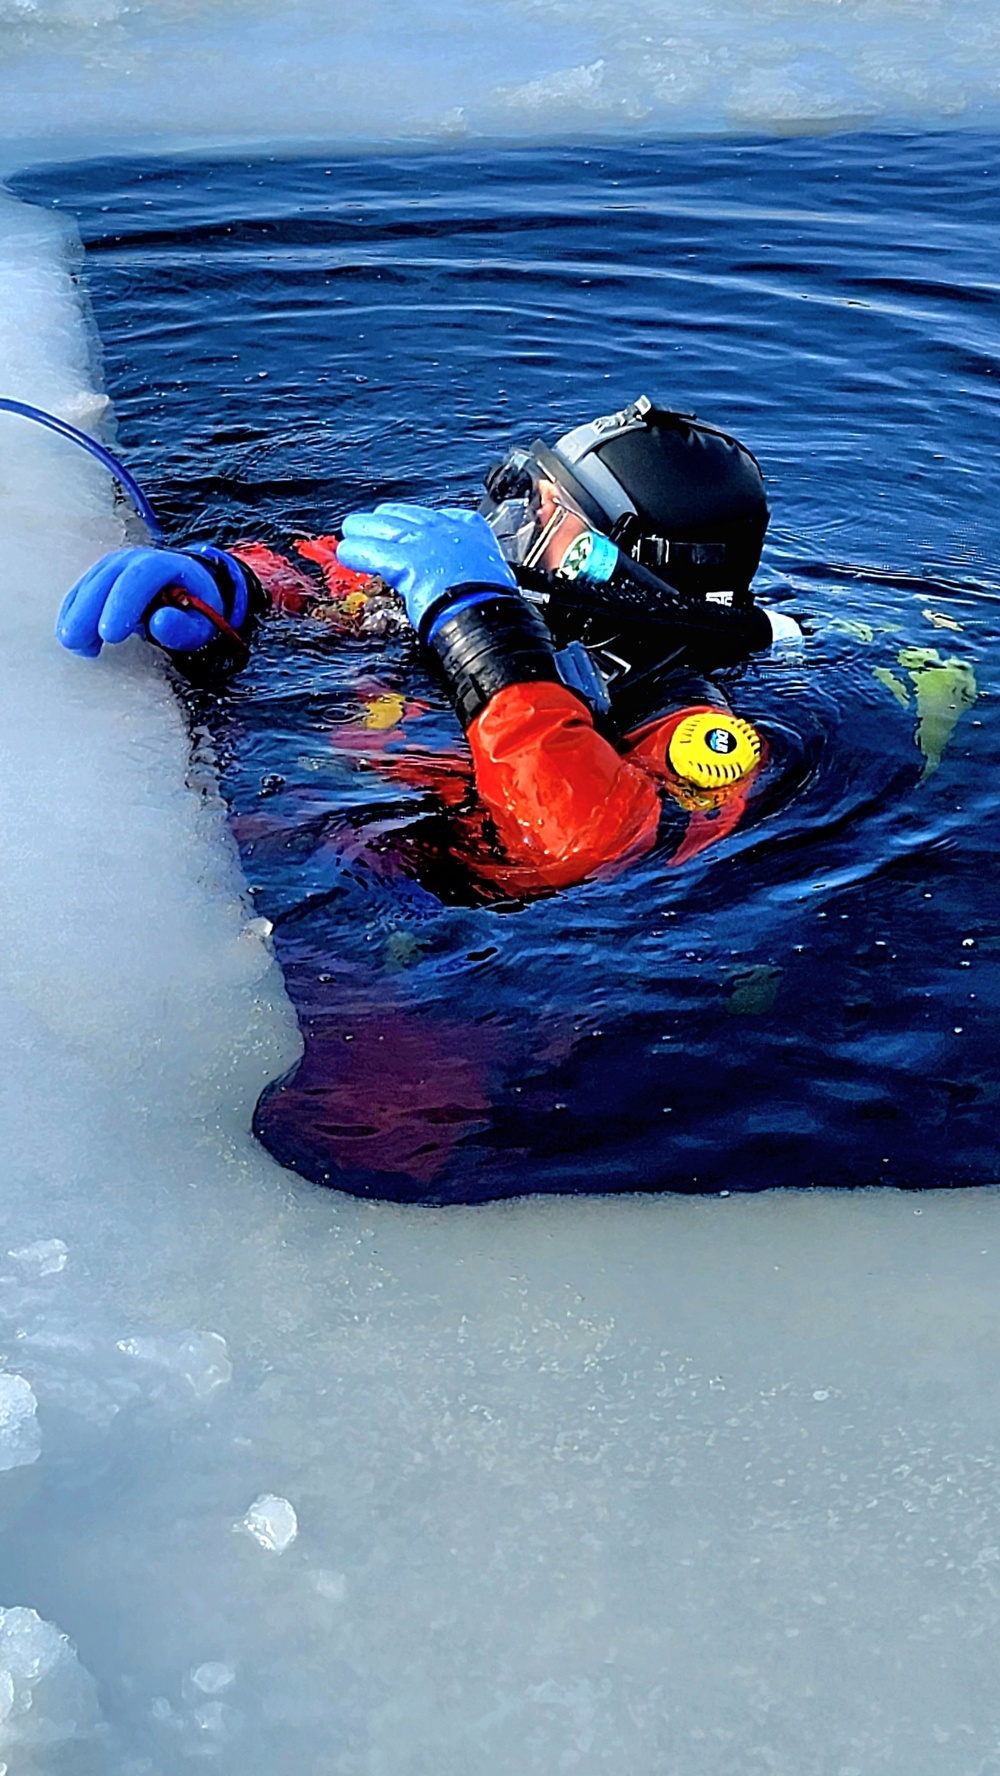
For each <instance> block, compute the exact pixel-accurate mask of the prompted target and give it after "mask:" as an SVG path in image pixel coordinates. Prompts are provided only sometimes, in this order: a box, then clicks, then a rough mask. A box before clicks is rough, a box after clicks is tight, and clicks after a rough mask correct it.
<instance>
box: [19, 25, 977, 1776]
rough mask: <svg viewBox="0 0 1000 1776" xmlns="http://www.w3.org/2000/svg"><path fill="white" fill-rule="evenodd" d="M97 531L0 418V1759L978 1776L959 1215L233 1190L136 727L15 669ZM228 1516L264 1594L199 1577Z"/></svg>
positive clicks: (232, 1123)
mask: <svg viewBox="0 0 1000 1776" xmlns="http://www.w3.org/2000/svg"><path fill="white" fill-rule="evenodd" d="M29 23H30V21H29ZM73 29H75V27H73V26H72V24H70V25H68V26H67V30H69V32H70V34H71V35H72V31H73ZM72 250H73V249H72V242H71V241H70V240H69V238H68V237H67V236H65V235H62V234H61V233H60V232H59V230H58V229H57V228H56V227H55V226H54V225H53V224H52V223H51V221H50V220H49V219H48V218H45V217H42V216H40V215H37V214H35V213H33V212H31V211H29V210H25V209H21V208H18V207H17V206H14V205H12V204H9V203H3V204H2V205H0V386H3V387H4V388H5V389H6V390H7V391H9V392H10V393H11V394H12V395H15V396H20V397H22V398H24V399H28V400H34V401H38V402H40V403H42V404H44V405H47V406H50V407H54V408H56V409H57V410H59V411H62V412H70V411H72V412H74V413H75V414H76V415H77V416H79V415H81V414H83V413H86V412H88V411H89V412H90V413H91V414H98V413H99V410H100V400H99V396H98V395H97V394H96V393H95V380H94V378H95V374H96V372H95V370H94V366H93V361H92V351H91V345H90V342H89V341H88V336H87V333H86V330H85V328H84V326H83V324H82V319H81V314H80V311H79V308H78V305H77V296H76V291H75V288H74V285H73V281H72V276H71V272H72ZM108 501H109V495H108V488H107V483H106V481H105V480H104V478H103V477H102V476H101V474H100V472H99V471H98V470H97V469H96V467H94V465H92V464H91V463H90V462H89V461H88V460H87V459H85V458H83V457H81V456H80V455H79V454H78V453H75V452H72V451H70V450H68V447H66V446H64V445H63V444H61V443H60V442H59V441H57V440H55V439H53V438H50V437H48V436H46V435H36V434H35V433H34V432H33V431H30V430H28V429H26V428H24V427H23V426H20V427H19V426H17V425H16V423H15V422H14V421H13V420H10V419H8V420H4V421H3V422H2V427H0V533H2V538H3V550H4V555H3V559H4V567H5V578H4V589H3V598H2V601H0V693H2V694H0V744H2V748H3V760H4V768H3V771H2V773H0V798H2V803H3V806H2V825H0V830H2V831H3V834H4V846H3V850H2V853H0V905H2V912H3V921H4V934H5V940H6V941H5V944H4V946H3V950H2V953H0V1036H2V1040H3V1048H4V1056H5V1065H4V1077H3V1100H2V1106H0V1147H2V1151H3V1153H4V1174H3V1201H2V1210H3V1216H4V1221H3V1240H4V1243H3V1250H4V1251H5V1252H7V1253H13V1254H15V1257H9V1258H7V1259H5V1260H4V1262H3V1264H2V1265H0V1270H2V1272H3V1275H2V1277H0V1334H2V1337H0V1350H2V1351H3V1353H4V1355H5V1357H6V1359H7V1366H8V1368H9V1369H10V1371H11V1372H12V1373H13V1372H14V1371H16V1373H17V1375H18V1376H21V1377H23V1379H24V1381H25V1383H26V1384H27V1385H29V1386H30V1388H31V1390H32V1391H33V1393H34V1395H35V1397H36V1398H37V1400H38V1407H39V1417H40V1419H41V1422H42V1424H43V1426H44V1440H43V1443H42V1448H41V1454H40V1457H39V1459H38V1460H37V1461H35V1462H34V1463H32V1464H31V1465H30V1466H27V1467H23V1468H20V1469H16V1470H12V1471H10V1472H8V1473H5V1474H0V1602H2V1603H3V1605H4V1606H5V1612H6V1613H5V1614H4V1616H3V1618H2V1624H3V1633H4V1634H5V1635H7V1642H4V1641H3V1639H2V1637H0V1654H2V1656H0V1668H3V1669H6V1672H7V1675H6V1677H3V1676H0V1708H2V1709H3V1710H4V1711H5V1714H6V1719H7V1725H6V1727H5V1730H6V1731H7V1732H8V1739H9V1738H10V1735H11V1734H12V1733H13V1732H14V1731H15V1728H16V1731H17V1732H19V1733H21V1732H22V1729H25V1730H27V1728H28V1727H29V1725H30V1726H41V1727H43V1728H44V1727H45V1726H46V1724H47V1723H48V1725H49V1726H50V1727H51V1726H56V1727H58V1728H59V1730H60V1731H61V1732H63V1733H64V1737H63V1740H62V1741H61V1743H60V1742H53V1743H51V1744H49V1745H47V1746H43V1747H42V1749H41V1753H40V1755H39V1758H38V1762H37V1764H31V1763H30V1761H29V1759H30V1758H31V1757H34V1756H35V1752H34V1751H33V1750H31V1751H29V1748H28V1747H27V1746H26V1745H25V1742H24V1739H23V1733H22V1738H21V1740H20V1742H18V1741H17V1740H14V1741H13V1744H14V1746H15V1747H16V1750H15V1752H14V1754H13V1755H12V1754H11V1752H10V1751H8V1750H7V1749H6V1748H3V1749H0V1760H4V1759H5V1760H6V1761H7V1762H8V1763H9V1765H10V1768H11V1771H12V1772H13V1771H15V1770H16V1771H17V1773H18V1776H25V1772H27V1771H29V1770H30V1772H31V1776H52V1773H53V1772H55V1771H58V1770H59V1768H60V1766H59V1763H58V1761H57V1760H58V1758H60V1757H62V1758H63V1765H62V1768H63V1769H64V1770H65V1771H66V1772H68V1776H81V1772H83V1771H84V1770H86V1771H87V1776H90V1770H91V1769H93V1770H94V1771H95V1772H98V1771H99V1772H100V1776H179V1773H180V1772H182V1771H185V1770H189V1769H190V1768H191V1760H192V1759H193V1758H209V1759H211V1764H212V1768H213V1769H215V1770H217V1771H219V1772H220V1773H221V1776H273V1773H274V1772H275V1771H279V1770H282V1771H283V1770H289V1771H295V1772H296V1776H298V1773H299V1772H302V1773H303V1776H305V1773H307V1772H317V1773H318V1772H320V1771H322V1772H324V1776H325V1773H326V1772H332V1773H335V1776H469V1772H470V1771H473V1770H474V1771H475V1772H477V1776H509V1772H511V1771H517V1772H518V1776H552V1773H553V1772H560V1771H570V1772H574V1773H578V1776H622V1772H625V1771H627V1772H629V1776H673V1772H678V1773H679V1772H683V1773H684V1776H869V1772H871V1771H875V1770H877V1771H878V1772H880V1776H973V1773H976V1776H980V1773H982V1772H987V1771H989V1770H991V1768H993V1767H994V1766H995V1764H996V1757H997V1745H998V1743H1000V1690H998V1686H997V1683H996V1669H995V1667H996V1651H995V1649H996V1645H997V1640H998V1635H1000V1533H998V1527H997V1526H998V1524H1000V1431H998V1426H1000V1362H998V1356H1000V1200H998V1197H997V1195H996V1194H995V1193H987V1192H982V1193H964V1194H963V1193H957V1194H953V1195H948V1194H942V1195H941V1196H939V1197H938V1196H933V1195H931V1196H927V1197H924V1198H922V1199H921V1200H920V1201H919V1202H915V1201H914V1200H913V1198H905V1197H898V1196H894V1195H893V1194H892V1193H891V1192H872V1193H858V1194H853V1195H844V1196H842V1197H834V1196H830V1195H824V1194H822V1193H815V1194H811V1195H804V1196H802V1197H801V1198H798V1197H791V1198H790V1197H782V1196H773V1197H768V1198H758V1199H746V1198H741V1197H739V1196H736V1195H734V1196H732V1197H730V1198H727V1199H725V1200H710V1201H692V1200H679V1199H664V1200H654V1199H650V1200H645V1201H609V1202H601V1201H583V1200H577V1201H573V1200H558V1201H556V1200H550V1201H547V1202H538V1203H531V1202H525V1203H518V1204H509V1205H506V1206H504V1205H499V1206H495V1207H492V1208H487V1209H478V1210H469V1211H464V1210H458V1211H428V1212H418V1211H410V1210H405V1209H400V1208H398V1207H393V1206H391V1205H383V1204H371V1205H366V1204H364V1203H362V1202H359V1201H355V1200H353V1199H342V1198H339V1197H338V1196H336V1195H335V1194H332V1193H324V1192H321V1191H316V1190H312V1189H310V1188H308V1187H306V1186H304V1185H303V1184H302V1183H301V1181H299V1180H295V1179H292V1178H290V1177H289V1176H287V1175H286V1174H283V1173H281V1172H280V1171H279V1170H278V1169H277V1168H276V1167H275V1166H274V1165H273V1164H272V1163H271V1162H269V1161H268V1159H267V1158H266V1156H264V1155H263V1154H262V1153H260V1152H259V1151H258V1150H257V1149H256V1148H255V1146H254V1144H253V1142H252V1141H251V1139H250V1137H249V1135H248V1132H247V1131H248V1127H249V1119H250V1113H251V1109H252V1106H253V1103H254V1101H255V1099H256V1096H257V1094H258V1092H259V1090H260V1087H261V1085H262V1083H263V1082H264V1081H265V1080H266V1079H267V1078H268V1077H270V1076H272V1075H273V1074H274V1073H276V1072H277V1071H279V1070H280V1069H281V1068H282V1067H283V1066H284V1065H286V1064H287V1063H288V1062H289V1060H290V1059H291V1057H292V1056H293V1055H294V1053H295V1052H296V1037H295V1033H294V1028H293V1025H292V1022H291V1019H290V1015H289V1012H288V1008H287V1004H286V1002H285V999H284V995H283V989H282V986H281V982H280V980H279V979H278V977H277V974H276V971H275V969H274V965H273V962H272V960H271V957H270V955H269V952H268V949H267V945H266V933H264V932H262V931H261V930H260V928H259V927H257V926H255V925H254V924H253V923H252V921H250V920H249V919H248V916H247V911H246V908H245V906H244V903H243V901H242V899H241V897H240V881H239V877H238V873H237V869H236V863H235V859H234V854H233V850H232V847H231V846H230V844H229V841H228V838H227V835H226V831H225V826H224V822H223V820H222V817H221V813H220V810H219V808H218V806H217V803H216V802H215V800H214V797H213V794H212V789H211V784H210V783H208V782H206V781H205V779H204V778H203V776H202V775H200V774H195V775H194V777H193V779H192V780H191V781H190V782H188V781H186V774H187V773H188V766H189V751H188V743H187V736H186V733H185V729H184V725H183V722H182V720H181V717H180V714H179V712H178V708H177V706H176V704H175V702H174V700H173V697H172V694H171V692H170V689H169V686H168V684H167V683H166V681H165V679H164V676H163V674H162V672H161V671H160V670H159V668H158V666H157V663H156V662H155V661H154V660H152V659H151V658H150V657H149V656H148V654H147V653H146V652H145V651H144V650H143V648H142V647H141V645H139V644H136V645H134V646H132V645H131V644H130V645H129V646H127V647H126V648H124V649H121V650H117V651H116V653H115V654H114V655H113V656H111V657H108V658H104V659H102V660H101V661H99V662H97V663H96V664H86V663H83V662H80V661H78V660H74V659H71V658H70V657H69V656H66V655H62V654H60V652H59V650H58V649H57V648H56V647H55V645H54V643H53V641H52V639H51V622H52V613H53V610H54V609H55V606H56V603H57V601H58V598H59V596H60V594H61V592H62V590H63V589H64V587H65V585H66V583H67V582H68V581H69V580H70V579H71V578H72V577H73V576H74V575H75V574H76V573H77V572H78V571H79V570H80V569H81V568H82V567H83V566H84V565H85V564H86V563H88V562H89V561H90V560H92V559H93V558H94V556H95V555H96V554H98V553H99V552H100V551H101V550H103V549H105V548H107V547H109V546H111V545H112V544H114V543H115V542H117V541H118V540H120V537H121V523H120V519H119V517H118V516H117V515H116V514H115V513H114V512H113V511H112V509H111V507H110V505H109V503H108ZM56 1238H58V1239H59V1240H60V1241H61V1242H62V1244H63V1245H64V1246H65V1248H66V1250H67V1252H68V1253H69V1254H70V1260H69V1262H68V1263H67V1264H66V1266H65V1268H63V1269H61V1270H52V1269H47V1268H46V1267H45V1266H44V1264H40V1263H35V1262H31V1263H30V1264H26V1262H25V1261H23V1259H22V1260H19V1259H18V1258H17V1256H16V1255H18V1254H23V1253H24V1252H25V1251H29V1250H34V1251H35V1252H37V1251H38V1249H39V1247H40V1246H44V1245H45V1244H46V1243H47V1242H52V1241H54V1240H55V1239H56ZM221 1341H224V1350H223V1344H222V1342H221ZM223 1358H224V1362H225V1364H226V1365H229V1366H231V1375H230V1377H229V1379H228V1380H227V1381H225V1384H224V1385H222V1383H221V1381H220V1380H218V1379H217V1378H219V1377H221V1376H222V1375H223V1374H224V1368H223ZM270 1489H274V1497H276V1498H277V1497H281V1498H283V1499H285V1500H293V1501H294V1504H295V1509H296V1511H297V1513H299V1514H300V1515H301V1527H300V1529H299V1533H298V1535H297V1537H296V1539H295V1541H294V1543H293V1544H292V1545H291V1546H289V1547H287V1549H286V1551H285V1553H284V1555H283V1557H282V1558H281V1559H280V1560H274V1559H269V1558H266V1557H265V1556H264V1555H262V1554H261V1553H259V1552H258V1550H256V1549H255V1548H254V1547H252V1546H251V1545H250V1543H249V1542H248V1540H247V1538H246V1537H245V1536H240V1535H234V1534H233V1532H232V1529H233V1524H234V1523H235V1522H238V1521H239V1520H240V1517H241V1516H242V1515H245V1514H246V1510H247V1501H248V1500H253V1499H260V1497H261V1496H262V1495H264V1494H265V1493H266V1492H267V1491H268V1490H270ZM35 1612H37V1614H36V1613H35ZM49 1621H55V1622H58V1623H59V1624H60V1626H61V1627H62V1628H64V1629H65V1630H66V1631H67V1632H68V1633H69V1634H71V1635H72V1637H73V1640H74V1641H75V1643H76V1645H77V1647H78V1649H79V1653H78V1659H77V1661H76V1662H74V1660H73V1658H72V1655H71V1653H70V1651H69V1649H68V1646H67V1643H66V1642H65V1641H64V1640H62V1639H61V1638H60V1637H59V1635H58V1634H57V1632H56V1630H55V1629H53V1628H50V1627H47V1626H46V1623H47V1622H49ZM4 1646H6V1652H4V1651H3V1648H4ZM29 1653H30V1659H31V1660H33V1661H36V1663H33V1664H32V1666H31V1669H32V1670H33V1671H36V1672H37V1681H35V1680H34V1679H33V1678H31V1677H30V1676H25V1673H26V1671H27V1669H28V1667H27V1665H26V1664H25V1662H24V1661H25V1658H28V1657H29ZM22 1655H23V1656H22ZM19 1659H20V1661H21V1662H20V1663H18V1660H19ZM222 1670H225V1671H227V1672H228V1671H231V1672H232V1673H233V1676H232V1679H231V1681H227V1682H225V1683H224V1684H221V1676H220V1673H221V1671H222ZM84 1672H89V1673H91V1674H92V1676H93V1678H94V1680H95V1681H96V1683H97V1684H98V1685H99V1687H100V1694H101V1699H102V1710H103V1716H104V1720H103V1723H102V1724H101V1731H100V1734H99V1735H98V1736H97V1737H94V1732H96V1728H95V1729H94V1732H92V1733H91V1738H90V1739H89V1740H85V1739H81V1738H80V1737H79V1736H78V1737H76V1738H68V1737H66V1736H65V1734H66V1733H68V1732H69V1731H70V1730H72V1732H73V1733H76V1734H77V1735H79V1733H80V1731H81V1730H82V1727H83V1725H84V1723H85V1722H87V1721H89V1722H91V1723H93V1722H94V1720H95V1716H94V1713H93V1708H92V1706H91V1707H90V1708H89V1710H88V1707H87V1702H88V1697H89V1698H90V1700H91V1703H92V1693H91V1692H90V1690H89V1687H88V1685H87V1682H86V1679H85V1677H84ZM206 1672H214V1673H215V1676H213V1677H209V1678H207V1679H206V1680H205V1681H203V1682H199V1681H198V1675H197V1674H199V1673H206ZM206 1682H207V1683H208V1685H209V1687H208V1688H206V1687H205V1684H206ZM217 1682H218V1683H220V1684H221V1688H217V1689H216V1688H214V1687H213V1685H214V1684H215V1683H217ZM32 1684H34V1687H33V1688H32V1690H31V1693H32V1700H33V1707H32V1709H31V1710H29V1711H27V1712H25V1710H24V1707H23V1702H24V1698H25V1695H26V1693H27V1692H26V1688H25V1686H26V1685H27V1686H28V1687H29V1688H30V1687H31V1685H32ZM89 1730H90V1729H88V1731H89ZM0 1743H2V1742H0ZM91 1743H92V1745H93V1747H94V1748H95V1749H94V1756H93V1758H92V1759H91V1761H90V1763H88V1762H87V1761H86V1760H87V1759H88V1757H90V1752H89V1751H88V1749H87V1747H88V1745H90V1744H91ZM43 1758H44V1762H42V1759H43Z"/></svg>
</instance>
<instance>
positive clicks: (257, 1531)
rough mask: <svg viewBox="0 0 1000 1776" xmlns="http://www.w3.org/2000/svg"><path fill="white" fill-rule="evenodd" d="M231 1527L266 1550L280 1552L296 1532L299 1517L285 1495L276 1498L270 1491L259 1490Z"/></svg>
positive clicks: (293, 1538) (290, 1541) (292, 1539)
mask: <svg viewBox="0 0 1000 1776" xmlns="http://www.w3.org/2000/svg"><path fill="white" fill-rule="evenodd" d="M235 1527H236V1528H237V1529H239V1530H243V1531H245V1533H246V1534H247V1535H251V1536H253V1538H254V1541H255V1542H259V1543H260V1545H261V1547H262V1548H266V1549H267V1550H268V1552H269V1553H271V1554H283V1553H284V1552H285V1549H286V1548H288V1547H290V1546H291V1544H292V1542H294V1540H295V1538H296V1536H297V1535H298V1533H299V1520H298V1518H297V1517H296V1515H295V1507H294V1505H291V1504H289V1502H288V1500H287V1499H284V1498H277V1497H276V1496H275V1494H274V1493H273V1492H262V1493H261V1495H260V1498H255V1499H254V1501H253V1504H252V1505H251V1506H250V1509H249V1511H248V1512H247V1514H246V1516H245V1517H244V1518H243V1520H242V1522H241V1523H237V1524H236V1525H235Z"/></svg>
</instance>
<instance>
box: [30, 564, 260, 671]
mask: <svg viewBox="0 0 1000 1776" xmlns="http://www.w3.org/2000/svg"><path fill="white" fill-rule="evenodd" d="M191 553H192V554H197V555H200V556H201V557H202V558H203V559H205V560H211V561H214V562H217V563H218V564H219V565H220V566H221V567H223V568H224V570H225V572H226V574H227V576H228V578H229V581H230V584H231V586H232V590H233V599H232V615H231V618H230V621H231V622H232V624H233V627H234V628H238V627H239V625H240V623H241V622H242V621H243V619H244V618H245V616H246V613H247V589H246V581H245V579H244V577H243V575H242V573H241V572H240V570H239V566H238V564H237V563H236V562H235V561H233V560H232V559H231V558H230V557H229V556H228V555H226V554H225V553H224V551H223V550H222V549H216V548H213V546H212V545H211V544H210V543H199V544H195V545H194V547H193V549H192V551H191ZM171 586H178V587H180V588H181V589H182V590H183V591H185V592H192V593H194V595H195V597H196V598H200V599H202V600H203V602H204V603H205V604H207V605H210V606H211V608H212V609H213V610H217V611H218V612H219V613H220V614H222V611H223V600H222V596H221V594H220V592H219V589H218V587H217V586H216V583H215V581H214V579H213V578H212V575H211V574H210V573H209V571H208V569H207V567H202V566H201V565H200V564H199V562H197V561H192V560H191V558H190V555H188V554H184V555H182V554H181V553H180V552H179V551H178V550H175V549H116V550H115V551H114V553H113V554H111V555H105V556H103V557H102V559H101V560H100V561H98V562H96V563H95V565H94V566H93V567H92V568H90V569H89V570H88V572H87V573H85V574H84V575H83V577H82V578H81V579H79V580H78V581H77V583H76V585H75V586H73V587H72V588H71V589H70V591H69V592H67V594H66V597H65V598H64V599H63V602H62V605H61V606H60V610H59V615H58V617H57V619H56V638H57V640H58V641H60V642H61V643H62V645H63V647H64V648H68V649H69V651H70V653H72V654H81V655H82V656H83V657H84V658H85V659H88V660H96V658H97V656H98V654H99V653H100V651H101V647H102V645H103V643H104V642H106V641H110V642H116V641H124V640H125V639H126V638H127V637H128V636H129V635H135V634H141V635H148V636H149V637H150V638H151V639H152V640H153V641H157V642H159V644H160V646H161V647H165V648H170V649H172V650H173V651H175V652H178V653H186V652H191V651H193V650H194V649H196V648H200V647H204V646H205V643H206V642H208V641H211V640H212V639H213V638H214V637H215V636H216V634H217V633H218V631H217V630H216V629H215V628H214V626H213V625H212V624H211V623H210V622H209V620H208V618H207V617H202V616H199V615H198V613H197V611H183V610H172V609H171V608H170V607H169V605H166V606H163V607H162V608H161V609H160V610H156V611H154V612H153V613H152V615H151V616H150V618H149V620H148V623H147V621H146V612H147V610H148V609H149V606H150V605H151V604H152V603H153V601H154V599H156V598H157V597H158V595H159V594H160V593H161V592H165V591H166V590H167V589H168V587H171Z"/></svg>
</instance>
